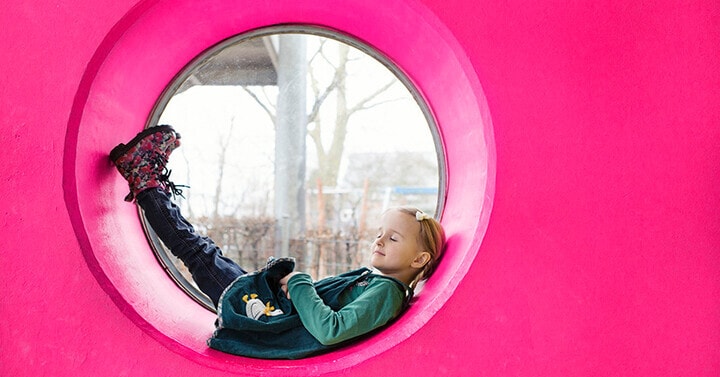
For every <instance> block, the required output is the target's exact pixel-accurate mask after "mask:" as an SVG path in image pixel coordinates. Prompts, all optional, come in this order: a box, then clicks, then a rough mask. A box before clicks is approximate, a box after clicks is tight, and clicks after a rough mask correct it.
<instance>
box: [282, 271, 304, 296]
mask: <svg viewBox="0 0 720 377" xmlns="http://www.w3.org/2000/svg"><path fill="white" fill-rule="evenodd" d="M297 274H299V272H296V271H293V272H291V273H289V274H287V275H285V277H283V278H282V279H280V289H282V291H283V292H285V296H287V298H288V300H291V298H290V292H288V286H287V283H288V280H290V278H291V277H293V276H295V275H297Z"/></svg>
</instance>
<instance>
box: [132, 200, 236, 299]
mask: <svg viewBox="0 0 720 377" xmlns="http://www.w3.org/2000/svg"><path fill="white" fill-rule="evenodd" d="M137 204H138V205H139V206H140V207H141V208H142V209H143V211H144V212H145V217H146V218H147V221H148V223H149V224H150V226H151V227H152V229H153V230H154V231H155V233H156V234H157V235H158V237H159V238H160V240H161V241H162V242H163V243H164V244H165V246H166V247H167V248H168V249H170V251H171V252H172V253H173V255H175V256H176V257H178V258H180V260H181V261H183V263H184V264H185V266H187V268H188V270H190V273H191V274H192V277H193V280H195V283H196V284H197V285H198V287H199V288H200V290H201V291H203V292H204V293H205V294H206V295H208V297H210V299H211V300H212V302H213V303H214V304H215V306H217V304H218V301H219V300H220V295H221V294H222V292H223V291H224V290H225V288H226V287H227V286H228V285H230V283H232V282H233V281H234V280H235V279H236V278H237V277H238V276H240V275H243V274H245V270H243V269H242V268H240V266H238V265H237V264H236V263H235V262H233V261H232V260H230V259H228V258H226V257H224V256H223V255H222V251H221V250H220V248H219V247H218V246H217V245H215V243H214V242H213V241H212V240H211V239H210V238H208V237H202V236H200V235H199V234H198V233H197V232H196V231H195V229H194V228H193V226H192V225H191V224H190V223H189V222H188V221H187V220H186V219H185V218H184V217H183V216H182V214H181V213H180V208H179V207H178V206H177V205H175V203H173V202H172V200H170V198H169V197H168V194H166V193H165V192H164V191H162V190H161V189H157V188H153V189H149V190H145V191H143V192H141V193H140V194H138V195H137Z"/></svg>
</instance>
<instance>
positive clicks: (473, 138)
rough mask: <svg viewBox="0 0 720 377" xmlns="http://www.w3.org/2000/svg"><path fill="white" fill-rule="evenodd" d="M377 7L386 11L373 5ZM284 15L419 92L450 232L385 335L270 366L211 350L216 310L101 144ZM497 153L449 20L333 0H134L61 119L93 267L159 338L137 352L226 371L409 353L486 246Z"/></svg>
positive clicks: (409, 5) (71, 208)
mask: <svg viewBox="0 0 720 377" xmlns="http://www.w3.org/2000/svg"><path fill="white" fill-rule="evenodd" d="M379 8H382V9H383V10H384V11H383V12H377V9H379ZM207 20H211V21H212V22H208V21H207ZM398 20H403V21H402V22H398ZM288 23H292V24H303V25H321V26H320V27H321V28H323V29H328V30H340V31H341V33H340V34H344V35H349V36H352V38H353V39H354V40H358V41H362V43H363V44H365V45H367V46H372V48H373V49H374V50H376V51H378V52H379V53H380V54H382V56H385V57H387V59H388V61H391V62H393V63H394V64H395V65H396V66H397V67H399V69H400V70H401V71H402V73H403V74H404V77H407V78H408V80H409V81H410V82H411V83H412V87H414V88H416V89H417V94H418V97H419V98H422V100H423V101H422V102H423V103H426V104H427V106H428V108H429V109H430V110H431V111H432V115H433V118H434V119H435V123H436V125H437V130H438V134H439V136H440V137H439V138H438V139H437V140H439V141H440V143H441V144H442V146H443V148H442V151H443V153H445V156H444V161H445V172H444V174H443V176H444V178H445V179H446V182H445V192H444V194H443V193H441V194H440V195H442V196H444V200H442V198H441V202H444V205H443V207H442V223H443V226H444V227H445V229H446V231H447V233H448V235H449V241H448V245H447V249H446V254H445V256H444V258H443V261H442V263H440V265H439V266H438V269H437V270H436V272H435V274H434V275H433V277H432V278H431V279H430V280H429V281H428V282H427V284H425V286H424V288H423V292H422V293H421V295H420V297H418V299H417V301H416V302H415V303H414V304H413V305H412V306H411V307H410V308H409V310H408V311H407V312H406V314H405V315H403V316H402V317H401V318H399V319H398V320H397V321H396V322H394V323H393V324H392V326H390V327H388V328H387V329H385V330H384V331H383V332H382V336H373V337H370V338H368V339H365V340H363V341H362V342H360V343H356V344H353V345H350V346H348V347H346V348H342V349H339V350H336V351H333V352H332V353H330V354H326V355H321V356H317V357H313V358H312V359H310V360H300V361H288V360H272V361H268V360H256V359H247V358H242V357H237V356H232V355H226V354H222V353H219V352H214V351H212V350H209V349H208V347H207V345H206V343H205V342H206V340H207V339H208V337H209V336H210V335H211V333H212V330H213V327H214V326H213V323H214V320H215V318H216V316H215V315H214V314H213V313H212V312H210V311H208V310H206V309H205V308H203V307H202V306H200V305H198V304H197V302H195V301H194V300H192V299H191V298H190V297H189V296H188V295H187V294H185V292H183V291H182V290H180V289H178V288H177V285H176V284H175V283H174V282H173V281H172V280H171V279H169V278H168V275H167V273H166V272H165V271H164V270H163V268H162V266H161V265H160V264H159V263H157V260H156V258H155V256H154V255H153V252H152V249H151V246H150V245H149V243H148V241H147V237H146V236H145V234H144V233H143V229H142V224H141V221H140V220H139V219H138V215H137V210H136V208H135V207H134V206H132V205H128V204H127V203H124V202H123V201H122V198H123V197H124V196H125V194H126V193H127V183H125V182H123V181H122V178H120V177H119V175H118V174H117V172H116V171H115V170H114V168H113V166H112V164H111V163H110V161H109V159H108V152H109V151H110V149H112V148H113V147H114V146H115V145H117V144H118V143H119V142H123V141H126V140H129V139H130V138H131V137H132V136H133V135H135V134H136V133H137V132H138V131H140V130H141V129H142V127H143V125H146V124H147V123H148V116H149V114H151V113H152V111H153V108H155V106H156V105H157V100H158V98H159V97H161V96H162V93H163V92H164V91H165V90H166V89H167V87H168V84H169V83H171V82H173V80H174V78H175V76H176V74H177V72H182V71H183V69H184V67H185V66H186V65H187V63H188V62H191V61H193V59H194V58H195V57H197V56H199V55H200V54H202V53H203V51H206V50H207V49H208V48H209V47H210V46H215V45H217V44H218V43H219V42H220V41H225V40H228V38H232V36H235V35H242V34H243V33H246V32H250V31H252V30H260V29H262V28H265V27H269V26H273V25H284V24H288ZM160 52H161V58H158V56H159V55H158V54H159V53H160ZM494 153H495V152H494V146H493V140H492V124H491V119H490V115H489V112H488V109H487V104H486V101H485V98H484V95H483V92H482V89H481V86H480V84H479V82H478V80H477V77H476V76H475V72H474V70H473V67H472V65H471V64H470V63H469V61H468V59H467V57H466V56H465V54H464V51H463V49H462V48H461V47H460V46H459V45H458V44H457V42H456V41H455V39H454V37H453V35H452V34H451V33H450V32H449V31H448V30H447V28H446V27H445V26H444V25H443V24H442V23H441V22H440V21H439V20H438V19H437V18H436V17H435V15H434V14H432V13H431V12H429V11H428V10H427V9H425V8H423V7H421V6H419V5H417V4H416V3H415V2H404V1H396V2H385V1H380V0H368V1H365V2H357V1H345V0H339V1H338V2H335V3H333V6H330V7H329V6H328V5H327V2H324V1H321V0H293V1H287V2H283V3H282V4H281V6H278V4H276V3H267V2H256V3H252V4H249V3H243V2H237V1H225V0H219V1H217V2H215V3H213V6H212V7H206V6H205V5H204V4H202V3H198V2H195V1H191V0H175V1H172V2H170V1H162V0H159V1H150V2H144V3H143V6H142V7H136V8H133V10H131V11H130V12H129V13H128V14H127V15H126V16H125V17H124V18H123V19H122V20H120V21H119V22H118V23H117V24H116V25H115V27H114V28H113V29H112V30H111V31H110V32H109V34H108V35H107V36H106V38H105V40H104V41H103V42H102V44H101V45H100V46H99V47H98V49H97V52H96V54H95V56H93V58H92V59H91V60H90V62H89V64H88V67H87V70H86V72H85V75H84V76H83V80H82V82H81V83H80V85H79V89H78V93H77V95H76V97H75V103H74V104H73V112H72V114H71V116H70V120H69V123H68V130H67V136H66V140H65V150H64V165H63V166H64V167H63V174H64V177H63V189H64V192H65V201H66V204H67V209H68V213H69V217H70V219H71V221H72V224H73V228H74V230H75V233H76V236H77V239H78V242H79V244H80V246H81V248H82V251H83V253H84V255H85V259H86V261H87V263H88V268H89V269H90V270H91V271H92V272H93V274H94V275H95V277H96V279H97V280H98V281H99V283H100V285H101V287H102V288H103V289H104V290H105V291H106V292H107V294H108V295H109V297H111V298H112V300H113V301H114V302H115V304H116V305H117V306H118V308H119V310H120V311H121V312H122V313H124V314H125V315H127V316H128V318H130V319H131V320H132V321H133V322H134V323H135V324H136V325H137V327H138V328H139V329H142V331H144V332H145V333H146V334H147V335H149V336H150V337H152V338H153V339H155V340H156V341H157V342H159V343H161V344H163V345H164V346H165V348H163V347H154V346H146V345H144V344H138V352H142V353H143V355H144V357H152V358H154V359H157V360H159V361H161V362H162V361H171V360H175V361H176V360H177V359H176V358H175V357H174V356H168V355H164V352H166V351H167V350H172V351H173V352H176V353H178V354H181V355H183V356H184V357H187V358H188V359H191V360H193V362H197V363H200V364H203V365H207V366H208V367H210V368H213V369H219V370H223V371H228V372H231V373H239V374H268V373H272V374H273V375H279V376H294V375H298V374H303V373H306V372H305V371H308V370H312V371H313V373H316V374H324V373H329V372H332V371H339V370H350V369H352V368H355V367H358V368H359V365H361V364H362V363H363V362H364V361H367V360H370V359H375V358H382V357H383V355H384V352H385V351H387V350H389V349H391V348H397V349H399V350H401V352H402V350H403V349H407V350H408V351H410V350H416V349H417V347H418V344H417V337H415V335H414V334H415V333H416V332H417V331H418V330H419V329H420V328H422V327H423V326H425V325H426V324H428V322H429V320H430V318H432V316H433V315H434V314H435V313H436V312H437V311H439V310H446V308H444V307H443V305H444V303H445V302H446V300H447V298H448V297H450V296H451V295H452V293H453V291H454V289H455V288H456V287H457V286H458V284H460V283H461V281H462V279H463V277H464V275H465V274H466V273H467V271H468V268H469V266H470V264H471V263H472V261H473V259H474V258H475V255H476V254H477V252H478V249H479V247H480V243H481V241H482V238H483V236H484V233H485V230H486V228H487V224H488V221H489V214H490V209H491V203H492V199H493V192H494V174H495V155H494ZM454 310H457V308H454ZM431 325H432V326H433V327H434V330H433V331H442V327H443V326H452V325H453V324H441V323H436V322H431ZM126 330H130V329H126ZM126 333H127V334H124V333H122V332H117V333H115V334H113V336H126V337H136V336H137V334H135V333H134V332H133V331H132V330H131V331H126ZM419 338H422V339H425V338H426V337H423V336H419ZM432 344H433V347H442V344H437V343H435V342H433V343H432ZM308 367H310V369H308Z"/></svg>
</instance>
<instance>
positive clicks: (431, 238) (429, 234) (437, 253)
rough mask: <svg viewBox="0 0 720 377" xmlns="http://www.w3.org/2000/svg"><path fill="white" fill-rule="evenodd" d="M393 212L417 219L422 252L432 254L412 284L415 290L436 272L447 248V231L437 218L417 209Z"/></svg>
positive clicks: (398, 208)
mask: <svg viewBox="0 0 720 377" xmlns="http://www.w3.org/2000/svg"><path fill="white" fill-rule="evenodd" d="M391 210H396V211H399V212H402V213H405V214H407V215H410V216H412V217H414V218H415V219H417V221H418V222H419V223H420V234H419V235H418V241H419V242H420V245H421V247H422V248H423V249H422V251H426V252H427V253H428V254H430V260H429V261H428V262H427V263H426V264H425V266H424V267H423V269H422V270H421V271H420V272H419V273H418V274H417V276H416V277H415V279H413V281H412V283H411V284H410V286H411V287H413V288H414V287H415V286H416V285H417V283H418V282H419V281H421V280H427V279H428V278H429V277H430V275H432V273H433V272H434V271H435V268H436V267H437V264H438V262H439V261H440V258H441V257H442V254H443V250H444V248H445V230H444V229H443V227H442V225H440V222H438V221H437V220H436V219H435V218H433V217H432V216H429V215H426V214H425V213H424V212H423V211H421V210H419V209H417V208H414V207H395V208H391Z"/></svg>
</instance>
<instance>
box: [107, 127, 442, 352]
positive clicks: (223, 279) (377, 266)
mask: <svg viewBox="0 0 720 377" xmlns="http://www.w3.org/2000/svg"><path fill="white" fill-rule="evenodd" d="M178 146H180V135H179V134H178V133H177V132H175V130H174V129H173V128H172V127H170V126H156V127H152V128H148V129H145V130H143V131H142V132H140V133H139V134H138V135H137V136H135V137H134V138H133V139H132V140H131V141H130V142H128V143H127V144H119V145H118V146H116V147H115V148H113V150H112V151H111V152H110V159H111V160H112V161H113V163H114V164H115V166H116V167H117V169H118V171H119V172H120V174H122V176H123V177H124V178H125V179H126V180H127V181H128V184H129V186H130V193H129V194H128V196H126V197H125V200H126V201H133V199H134V200H135V201H136V203H137V204H138V205H139V206H140V207H141V208H142V210H143V211H144V213H145V217H146V219H147V221H148V222H149V224H150V226H151V227H152V228H153V230H154V231H155V233H157V235H158V237H159V238H160V239H161V240H162V242H163V243H164V244H165V246H167V248H168V249H170V251H171V252H172V253H173V254H174V255H175V256H177V257H178V258H179V259H180V260H182V261H183V263H184V264H185V265H186V266H187V267H188V269H189V270H190V273H191V274H192V277H193V280H194V281H195V283H196V284H197V285H198V287H199V288H200V290H202V291H203V292H204V293H205V294H206V295H208V297H210V299H211V300H212V301H213V303H214V304H215V305H216V307H217V309H218V320H217V321H216V329H215V331H214V333H213V336H212V338H210V339H209V340H208V345H209V346H210V347H212V348H214V349H218V350H221V351H224V352H228V353H233V354H236V355H243V356H249V357H258V358H272V359H275V358H290V359H295V358H301V357H306V356H310V355H314V354H317V353H320V352H323V351H327V350H329V349H332V348H334V347H337V346H339V345H341V344H344V343H345V342H347V341H350V340H352V339H356V338H357V337H359V336H361V335H364V334H367V333H369V332H371V331H373V330H376V329H378V328H380V327H382V326H385V325H386V324H388V323H389V322H390V321H392V320H393V319H395V318H396V317H397V316H398V315H399V314H400V313H401V312H402V311H403V309H404V308H405V307H406V305H407V304H408V302H409V300H410V298H411V297H412V294H413V288H414V287H415V286H416V284H417V283H418V281H420V280H423V279H427V278H428V277H429V276H430V275H431V274H432V272H433V270H434V269H435V266H436V264H437V262H438V260H439V258H440V255H441V253H442V250H443V246H444V243H445V235H444V232H443V229H442V227H441V226H440V224H439V223H438V222H437V221H436V220H435V219H433V218H432V217H430V216H428V215H426V214H425V213H423V212H422V211H419V210H417V209H412V208H394V209H390V210H388V211H386V212H385V213H384V215H383V216H382V220H381V225H380V227H379V228H378V233H377V237H376V238H375V241H374V242H373V244H372V248H371V251H372V257H371V262H372V263H371V264H372V266H373V267H374V270H370V269H368V268H360V269H357V270H353V271H350V272H347V273H344V274H341V275H338V276H334V277H329V278H326V279H323V280H320V281H318V282H313V281H312V279H311V277H310V276H309V275H307V274H305V273H300V272H294V271H293V269H294V267H295V262H294V260H293V259H292V258H280V259H271V260H270V261H268V263H267V265H266V266H265V267H264V268H263V269H261V270H260V271H255V272H252V273H247V272H246V271H245V270H243V269H242V268H241V267H240V266H238V265H237V264H236V263H234V262H233V261H231V260H230V259H228V258H226V257H224V256H223V255H222V251H221V250H220V249H219V248H218V246H217V245H215V243H214V242H213V241H212V240H211V239H209V238H207V237H202V236H200V235H199V234H198V233H197V232H195V230H194V228H193V227H192V225H191V224H190V223H189V222H188V221H187V220H186V219H185V218H184V217H183V216H182V215H181V213H180V209H179V208H178V207H177V206H176V205H175V204H174V203H173V202H172V201H171V199H170V194H171V193H172V194H177V193H179V190H178V189H177V188H176V187H175V185H174V184H173V183H172V182H170V181H169V177H168V175H169V173H168V172H167V169H166V168H165V165H166V164H167V161H168V158H169V157H170V154H171V153H172V151H173V150H174V149H175V148H177V147H178Z"/></svg>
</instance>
